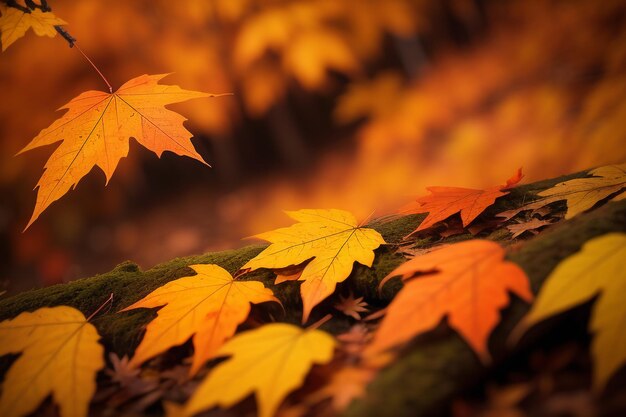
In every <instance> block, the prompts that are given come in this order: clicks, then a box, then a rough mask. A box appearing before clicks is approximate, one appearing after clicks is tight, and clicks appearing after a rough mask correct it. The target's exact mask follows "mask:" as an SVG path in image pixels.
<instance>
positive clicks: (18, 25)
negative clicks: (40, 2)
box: [0, 4, 67, 52]
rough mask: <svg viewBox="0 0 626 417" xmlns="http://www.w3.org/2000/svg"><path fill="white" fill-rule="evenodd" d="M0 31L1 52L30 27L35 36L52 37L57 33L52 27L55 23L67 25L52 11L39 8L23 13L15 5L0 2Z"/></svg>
mask: <svg viewBox="0 0 626 417" xmlns="http://www.w3.org/2000/svg"><path fill="white" fill-rule="evenodd" d="M0 13H2V16H0V32H2V37H1V38H0V39H1V40H2V52H4V51H6V49H7V48H8V47H9V46H11V44H13V42H15V41H16V40H18V39H19V38H21V37H22V36H24V34H26V31H28V29H32V30H33V32H35V34H36V35H37V36H49V37H51V38H52V37H54V36H55V35H56V34H57V31H56V29H55V28H54V27H55V26H57V25H67V22H65V21H63V20H62V19H59V18H58V17H56V16H55V15H54V13H52V12H43V11H41V10H39V9H34V10H31V11H30V13H25V12H24V11H22V10H19V9H17V8H15V7H7V6H5V5H4V4H0Z"/></svg>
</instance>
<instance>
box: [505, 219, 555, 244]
mask: <svg viewBox="0 0 626 417" xmlns="http://www.w3.org/2000/svg"><path fill="white" fill-rule="evenodd" d="M551 224H552V223H551V222H549V221H547V220H541V219H538V218H536V217H533V218H532V219H530V220H529V221H527V222H522V223H514V224H511V225H509V226H507V227H506V228H507V230H508V231H509V232H511V233H513V236H511V237H512V238H513V239H515V238H516V237H518V236H519V235H521V234H523V233H525V232H533V233H537V232H536V230H537V229H539V228H541V227H545V226H549V225H551Z"/></svg>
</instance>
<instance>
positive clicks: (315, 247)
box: [242, 209, 385, 323]
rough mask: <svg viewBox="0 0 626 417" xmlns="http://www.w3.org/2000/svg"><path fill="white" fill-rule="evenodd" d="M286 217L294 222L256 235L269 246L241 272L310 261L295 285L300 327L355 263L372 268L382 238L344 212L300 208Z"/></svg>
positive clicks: (383, 241)
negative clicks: (300, 303)
mask: <svg viewBox="0 0 626 417" xmlns="http://www.w3.org/2000/svg"><path fill="white" fill-rule="evenodd" d="M286 213H287V215H288V216H289V217H291V218H292V219H294V220H297V221H298V222H299V223H296V224H294V225H292V226H289V227H284V228H280V229H276V230H273V231H270V232H266V233H261V234H258V235H256V236H255V237H258V238H260V239H263V240H267V241H268V242H271V245H270V246H269V247H268V248H267V249H265V250H264V251H263V252H261V253H260V254H258V255H257V256H256V257H254V258H253V259H251V260H249V261H248V262H247V263H246V264H245V265H244V266H243V267H242V269H246V268H250V269H252V270H255V269H259V268H271V269H277V268H286V267H288V266H292V265H299V264H301V263H303V262H304V261H307V260H309V259H312V260H311V262H309V263H308V264H307V265H306V266H305V267H304V269H303V270H302V275H300V277H299V278H298V280H299V281H304V282H303V283H302V286H301V287H300V294H301V296H302V304H303V314H302V322H303V323H304V322H306V321H307V320H308V319H309V315H310V313H311V310H312V309H313V307H315V306H316V305H317V304H319V303H320V302H321V301H322V300H323V299H325V298H326V297H328V296H329V295H331V294H332V293H333V291H335V287H336V285H337V283H339V282H342V281H344V280H345V279H346V278H348V276H349V275H350V273H351V272H352V267H353V265H354V262H359V263H361V264H363V265H365V266H370V267H371V266H372V262H373V261H374V249H376V248H378V247H379V246H380V245H381V244H383V243H385V240H384V239H383V237H382V236H381V235H380V233H378V232H377V231H375V230H374V229H368V228H364V227H361V226H360V225H359V224H358V223H357V221H356V219H355V218H354V216H353V215H352V214H351V213H349V212H347V211H343V210H336V209H330V210H314V209H304V210H299V211H287V212H286Z"/></svg>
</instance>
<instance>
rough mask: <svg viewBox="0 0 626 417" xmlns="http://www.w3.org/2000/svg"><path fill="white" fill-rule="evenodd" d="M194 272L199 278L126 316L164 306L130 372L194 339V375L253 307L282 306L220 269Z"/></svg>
mask: <svg viewBox="0 0 626 417" xmlns="http://www.w3.org/2000/svg"><path fill="white" fill-rule="evenodd" d="M190 267H191V268H192V269H193V270H194V271H196V273H197V275H193V276H190V277H183V278H180V279H177V280H174V281H171V282H168V283H167V284H165V285H163V286H162V287H160V288H157V289H156V290H154V291H152V292H151V293H150V294H148V295H147V296H146V297H144V298H142V299H141V300H139V301H137V302H136V303H134V304H132V305H130V306H128V307H126V308H125V309H123V310H122V311H128V310H132V309H136V308H153V307H162V306H164V307H163V308H161V309H160V310H159V312H158V313H157V317H156V318H155V319H154V320H152V321H151V322H150V324H148V327H147V329H146V334H145V336H144V337H143V340H142V341H141V343H140V344H139V346H138V347H137V350H136V351H135V355H134V356H133V358H132V359H131V361H130V365H131V366H138V365H141V364H142V363H143V362H145V361H146V360H148V359H150V358H152V357H154V356H156V355H158V354H160V353H163V352H165V351H166V350H167V349H169V348H170V347H172V346H176V345H181V344H183V343H185V342H186V341H187V340H188V339H189V338H190V337H192V336H193V346H194V356H193V362H192V365H191V369H190V373H191V374H195V373H196V372H197V371H198V370H199V369H200V367H201V366H202V365H203V364H204V363H205V362H206V361H207V360H208V359H211V358H212V357H214V356H215V354H216V353H217V351H218V350H219V348H220V347H221V346H222V345H223V344H224V341H226V340H227V339H229V338H230V337H231V336H232V335H233V334H235V331H236V330H237V326H238V325H239V324H241V323H242V322H243V321H244V320H245V319H246V318H247V317H248V314H249V313H250V304H251V303H255V304H256V303H263V302H266V301H276V302H279V301H278V299H276V297H274V294H273V293H272V290H270V289H269V288H265V286H264V285H263V283H261V282H258V281H237V280H234V279H233V277H232V276H231V275H230V273H228V271H226V270H225V269H223V268H221V267H219V266H217V265H191V266H190Z"/></svg>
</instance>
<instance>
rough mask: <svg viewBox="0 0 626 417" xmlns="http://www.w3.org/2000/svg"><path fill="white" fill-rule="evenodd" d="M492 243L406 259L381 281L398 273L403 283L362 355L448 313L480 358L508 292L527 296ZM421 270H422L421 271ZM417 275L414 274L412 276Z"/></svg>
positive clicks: (519, 274) (522, 277)
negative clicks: (406, 260)
mask: <svg viewBox="0 0 626 417" xmlns="http://www.w3.org/2000/svg"><path fill="white" fill-rule="evenodd" d="M504 255H505V251H504V249H502V247H500V245H498V244H497V243H494V242H490V241H486V240H470V241H467V242H461V243H456V244H453V245H449V246H446V247H445V248H442V249H439V250H436V251H433V252H430V253H428V254H426V255H422V256H419V257H416V258H413V259H411V260H410V261H408V262H406V263H404V264H402V265H400V266H399V267H398V268H396V269H395V270H394V271H393V272H391V273H390V274H389V275H388V276H387V277H385V278H384V279H383V281H381V286H382V285H384V284H385V283H386V282H387V281H388V280H389V279H391V278H392V277H395V276H401V277H402V279H403V280H404V281H405V285H404V287H403V288H402V289H401V290H400V292H399V293H398V294H397V295H396V297H395V298H394V299H393V301H392V302H391V304H390V305H389V307H388V309H387V314H386V315H385V317H384V318H383V320H382V322H381V325H380V327H379V329H378V330H377V332H376V334H375V335H374V340H373V341H372V344H371V345H370V346H368V348H367V350H366V355H369V354H372V353H374V354H375V353H379V352H382V351H385V350H387V349H389V348H392V347H394V346H397V345H400V344H402V343H404V342H407V341H409V340H410V339H412V338H413V337H415V336H417V335H418V334H420V333H423V332H425V331H428V330H430V329H433V328H434V327H436V326H437V325H438V324H439V322H440V321H441V320H442V319H443V318H444V317H446V316H447V317H448V323H449V325H450V327H452V328H453V329H455V330H456V331H458V332H459V334H460V335H461V336H462V337H463V338H464V339H465V340H466V341H467V343H468V344H469V345H470V346H471V347H472V349H473V350H474V351H475V352H476V353H477V354H478V356H479V357H480V359H481V360H482V361H483V362H488V361H489V360H490V356H489V352H488V349H487V339H488V337H489V334H490V333H491V331H492V330H493V328H494V327H495V326H496V324H497V323H498V321H499V310H500V309H501V308H502V307H504V306H505V305H507V304H508V302H509V297H508V292H509V291H511V292H513V293H515V294H517V295H518V296H519V297H521V298H522V299H524V300H525V301H528V302H529V301H531V300H532V298H533V294H532V292H531V291H530V286H529V282H528V278H527V277H526V274H524V271H522V269H521V268H519V267H518V266H517V265H515V264H514V263H512V262H508V261H505V260H504ZM420 274H426V275H423V276H422V275H420ZM416 275H419V276H417V277H416Z"/></svg>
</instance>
